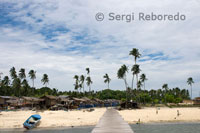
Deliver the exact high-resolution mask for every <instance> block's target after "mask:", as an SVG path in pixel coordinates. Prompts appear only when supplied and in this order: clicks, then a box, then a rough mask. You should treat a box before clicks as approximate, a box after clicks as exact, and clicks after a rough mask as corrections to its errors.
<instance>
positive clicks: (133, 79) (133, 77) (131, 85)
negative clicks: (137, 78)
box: [131, 75, 134, 99]
mask: <svg viewBox="0 0 200 133" xmlns="http://www.w3.org/2000/svg"><path fill="white" fill-rule="evenodd" d="M133 82H134V75H133V77H132V85H131V88H132V91H131V99H133Z"/></svg>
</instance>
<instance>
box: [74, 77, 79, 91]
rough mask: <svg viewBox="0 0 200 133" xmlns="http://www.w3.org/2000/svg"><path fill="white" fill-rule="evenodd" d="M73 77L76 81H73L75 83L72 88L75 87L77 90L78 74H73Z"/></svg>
mask: <svg viewBox="0 0 200 133" xmlns="http://www.w3.org/2000/svg"><path fill="white" fill-rule="evenodd" d="M74 79H75V80H76V81H75V84H74V89H75V90H78V88H79V84H78V83H79V76H78V75H75V76H74Z"/></svg>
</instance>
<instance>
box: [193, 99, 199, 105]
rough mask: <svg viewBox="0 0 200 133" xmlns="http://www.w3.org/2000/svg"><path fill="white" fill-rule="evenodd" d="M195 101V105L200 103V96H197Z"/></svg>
mask: <svg viewBox="0 0 200 133" xmlns="http://www.w3.org/2000/svg"><path fill="white" fill-rule="evenodd" d="M193 101H194V104H195V105H200V97H196V98H195V99H194V100H193Z"/></svg>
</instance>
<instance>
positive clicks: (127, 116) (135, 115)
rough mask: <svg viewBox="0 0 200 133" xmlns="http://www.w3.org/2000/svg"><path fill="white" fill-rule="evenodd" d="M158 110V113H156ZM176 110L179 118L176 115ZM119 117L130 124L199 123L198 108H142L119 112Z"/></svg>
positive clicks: (199, 111)
mask: <svg viewBox="0 0 200 133" xmlns="http://www.w3.org/2000/svg"><path fill="white" fill-rule="evenodd" d="M157 109H158V113H156V112H157ZM177 110H178V112H179V114H180V115H179V116H178V115H177V114H178V113H177ZM119 113H120V115H121V116H122V117H123V118H124V120H125V121H127V122H128V123H130V124H134V123H137V122H138V121H139V119H140V122H141V123H154V122H156V123H157V122H159V123H160V122H200V108H167V107H162V108H144V109H137V110H123V111H119Z"/></svg>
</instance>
